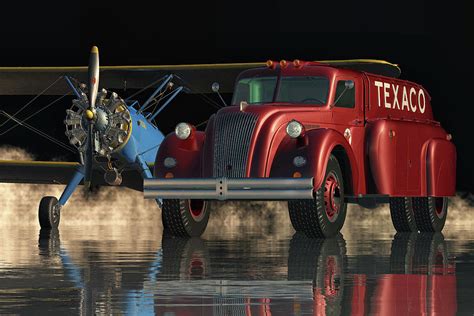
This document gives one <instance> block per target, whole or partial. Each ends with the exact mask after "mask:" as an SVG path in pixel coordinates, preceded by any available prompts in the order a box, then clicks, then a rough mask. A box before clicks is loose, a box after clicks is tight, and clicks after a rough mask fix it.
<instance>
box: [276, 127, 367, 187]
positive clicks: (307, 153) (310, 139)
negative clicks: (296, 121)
mask: <svg viewBox="0 0 474 316" xmlns="http://www.w3.org/2000/svg"><path fill="white" fill-rule="evenodd" d="M333 152H334V153H337V154H336V156H337V157H338V160H339V164H340V165H341V168H342V169H343V172H345V174H344V175H343V176H344V179H345V180H346V181H347V182H346V183H347V184H348V186H347V187H348V188H349V190H348V193H352V194H357V193H359V188H358V179H359V174H358V168H357V163H356V160H355V156H354V153H353V151H352V148H351V146H350V145H349V143H348V142H347V140H346V139H345V138H344V136H342V135H341V134H340V133H338V132H337V131H335V130H331V129H322V128H321V129H313V130H310V131H307V132H306V133H305V135H304V136H303V137H302V138H299V139H292V138H290V137H286V138H285V139H284V140H283V141H282V142H281V144H280V146H279V148H278V150H277V153H276V155H275V159H274V161H273V164H272V167H271V172H270V176H271V177H293V175H294V173H295V172H300V173H301V176H302V177H313V178H314V188H316V189H317V188H320V187H321V185H322V183H323V181H324V175H325V173H326V166H327V162H328V160H329V156H330V155H331V153H333ZM296 156H303V157H304V158H306V164H305V166H303V167H295V165H294V164H293V159H294V157H296ZM342 157H346V158H347V161H341V160H342V159H341V158H342ZM345 164H346V165H345Z"/></svg>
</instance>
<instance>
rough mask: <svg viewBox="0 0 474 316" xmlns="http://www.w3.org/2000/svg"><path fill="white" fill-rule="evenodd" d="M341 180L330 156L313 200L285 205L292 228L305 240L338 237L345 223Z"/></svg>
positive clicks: (336, 163) (337, 163) (339, 170)
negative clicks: (320, 184)
mask: <svg viewBox="0 0 474 316" xmlns="http://www.w3.org/2000/svg"><path fill="white" fill-rule="evenodd" d="M346 209H347V204H346V203H345V201H344V180H343V177H342V171H341V167H340V166H339V162H338V161H337V159H336V157H335V156H333V155H331V156H330V157H329V160H328V164H327V167H326V174H325V177H324V182H323V185H322V186H321V188H319V189H318V190H317V191H316V192H315V194H314V199H313V200H292V201H288V210H289V214H290V220H291V224H292V225H293V228H294V229H295V230H296V231H299V232H303V233H305V234H306V236H308V237H316V238H321V237H331V236H334V235H336V234H337V233H339V231H340V230H341V229H342V226H343V225H344V221H345V219H346Z"/></svg>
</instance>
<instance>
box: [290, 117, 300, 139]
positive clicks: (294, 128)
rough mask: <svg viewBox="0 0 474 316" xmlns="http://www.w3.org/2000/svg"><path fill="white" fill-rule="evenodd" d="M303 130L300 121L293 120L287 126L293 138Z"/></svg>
mask: <svg viewBox="0 0 474 316" xmlns="http://www.w3.org/2000/svg"><path fill="white" fill-rule="evenodd" d="M302 132H303V125H301V123H300V122H298V121H296V120H293V121H291V122H290V123H288V125H287V126H286V133H287V134H288V136H290V137H291V138H297V137H299V136H300V135H301V133H302Z"/></svg>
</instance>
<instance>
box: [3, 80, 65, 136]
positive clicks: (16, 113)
mask: <svg viewBox="0 0 474 316" xmlns="http://www.w3.org/2000/svg"><path fill="white" fill-rule="evenodd" d="M61 78H63V76H59V77H58V78H56V80H54V81H53V83H51V84H50V85H49V86H47V87H46V88H45V89H44V90H43V91H41V92H40V93H39V94H37V95H36V96H34V97H33V98H32V99H31V100H30V101H28V102H27V103H26V104H25V105H23V106H22V107H21V108H20V109H19V110H18V111H16V112H15V113H13V114H12V115H11V116H12V117H15V116H17V115H18V114H19V113H20V112H21V111H23V110H24V109H25V108H26V107H28V106H29V105H30V104H31V103H33V102H34V101H35V100H36V99H38V98H39V97H40V96H41V95H43V94H44V93H45V92H46V91H48V90H49V89H51V87H53V86H54V85H55V84H56V83H58V81H59V80H60V79H61ZM9 121H10V119H9V118H8V119H7V120H5V121H4V122H2V124H0V127H2V126H4V125H5V124H7V123H8V122H9ZM2 135H3V134H2Z"/></svg>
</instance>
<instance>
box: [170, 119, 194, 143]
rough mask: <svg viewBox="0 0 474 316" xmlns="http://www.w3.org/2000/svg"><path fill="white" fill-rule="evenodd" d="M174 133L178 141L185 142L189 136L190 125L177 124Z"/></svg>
mask: <svg viewBox="0 0 474 316" xmlns="http://www.w3.org/2000/svg"><path fill="white" fill-rule="evenodd" d="M174 132H175V133H176V136H178V138H179V139H182V140H185V139H187V138H188V137H189V135H191V125H189V124H188V123H179V124H178V125H176V128H175V129H174Z"/></svg>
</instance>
